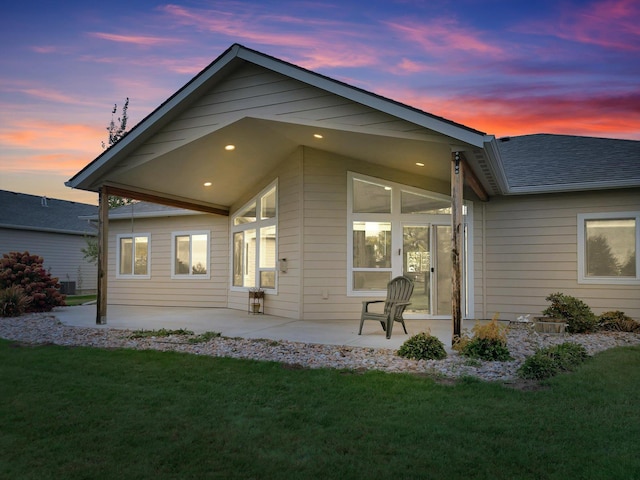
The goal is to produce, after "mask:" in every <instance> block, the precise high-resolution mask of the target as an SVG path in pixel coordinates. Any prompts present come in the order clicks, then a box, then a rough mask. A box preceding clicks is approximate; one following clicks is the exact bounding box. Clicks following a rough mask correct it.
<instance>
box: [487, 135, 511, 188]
mask: <svg viewBox="0 0 640 480" xmlns="http://www.w3.org/2000/svg"><path fill="white" fill-rule="evenodd" d="M484 151H485V152H486V154H487V159H488V161H489V162H488V163H489V169H490V170H491V174H492V175H493V177H494V178H495V179H496V181H497V182H498V187H499V188H500V191H501V192H502V193H505V194H506V193H508V192H509V180H508V179H507V176H506V175H505V173H504V166H503V163H502V158H500V149H499V148H498V141H497V140H496V137H494V136H493V135H486V136H485V142H484Z"/></svg>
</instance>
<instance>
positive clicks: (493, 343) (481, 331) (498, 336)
mask: <svg viewBox="0 0 640 480" xmlns="http://www.w3.org/2000/svg"><path fill="white" fill-rule="evenodd" d="M497 317H498V316H497V314H496V315H494V317H493V319H492V320H491V321H490V322H489V323H487V324H485V325H480V324H479V323H477V324H476V325H474V327H473V329H472V331H473V337H472V338H471V339H469V338H468V337H462V338H459V339H457V341H456V344H455V346H454V348H455V349H456V350H458V351H459V352H460V353H461V354H462V355H465V356H467V357H471V358H478V359H480V360H490V361H499V362H504V361H507V360H511V354H510V353H509V348H508V347H507V328H506V327H503V326H501V325H500V324H498V319H497Z"/></svg>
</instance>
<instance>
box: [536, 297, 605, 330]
mask: <svg viewBox="0 0 640 480" xmlns="http://www.w3.org/2000/svg"><path fill="white" fill-rule="evenodd" d="M546 300H547V301H548V302H551V306H549V307H547V308H546V309H545V310H543V311H542V314H543V315H546V316H549V317H553V318H562V319H564V320H565V322H566V323H567V325H568V327H567V331H568V332H569V333H590V332H593V331H595V330H596V329H597V317H596V315H595V314H594V313H593V312H592V311H591V308H589V306H588V305H587V304H586V303H584V302H583V301H582V300H579V299H577V298H575V297H572V296H570V295H564V294H563V293H552V294H551V295H549V296H548V297H547V298H546Z"/></svg>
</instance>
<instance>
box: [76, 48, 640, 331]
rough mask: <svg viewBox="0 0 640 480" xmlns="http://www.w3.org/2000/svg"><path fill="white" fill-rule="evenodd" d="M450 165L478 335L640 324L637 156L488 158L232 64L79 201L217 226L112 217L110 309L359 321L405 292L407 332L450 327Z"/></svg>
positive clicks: (608, 151) (499, 153) (477, 142)
mask: <svg viewBox="0 0 640 480" xmlns="http://www.w3.org/2000/svg"><path fill="white" fill-rule="evenodd" d="M456 158H459V159H460V161H459V162H456ZM456 164H457V165H458V166H459V167H460V169H461V170H460V171H462V172H463V173H464V177H465V179H466V182H467V185H466V188H465V189H464V209H463V213H464V220H463V222H462V223H463V232H462V234H463V240H464V241H463V250H464V251H463V252H462V254H463V255H462V263H463V279H462V289H463V291H462V300H463V315H464V316H465V317H466V318H488V317H491V316H492V315H493V314H494V313H496V312H499V313H500V317H501V318H506V319H509V318H510V319H513V318H515V317H517V316H518V315H521V314H527V313H531V314H540V312H541V311H542V310H543V309H544V308H545V307H546V306H547V302H546V301H545V297H546V296H548V295H549V294H550V293H555V292H558V291H562V292H564V293H566V294H570V295H575V296H577V297H579V298H581V299H582V300H584V301H585V302H587V303H588V304H589V305H590V306H591V307H592V308H593V309H594V311H596V312H597V313H600V312H602V311H605V310H613V309H619V310H623V311H625V312H626V313H627V314H628V315H631V316H632V317H635V318H640V300H639V299H640V264H639V262H640V260H638V256H637V251H638V250H639V249H640V142H637V141H628V140H612V139H599V138H585V137H575V136H564V135H526V136H519V137H511V138H504V139H496V138H495V137H493V136H491V135H486V134H484V133H482V132H479V131H477V130H474V129H472V128H469V127H466V126H463V125H460V124H457V123H454V122H451V121H449V120H446V119H443V118H440V117H436V116H433V115H431V114H429V113H426V112H423V111H420V110H417V109H415V108H412V107H409V106H407V105H403V104H400V103H397V102H395V101H392V100H389V99H386V98H383V97H380V96H378V95H375V94H372V93H370V92H366V91H364V90H361V89H359V88H356V87H353V86H350V85H347V84H345V83H342V82H339V81H336V80H333V79H330V78H327V77H325V76H322V75H319V74H316V73H314V72H310V71H308V70H305V69H302V68H299V67H297V66H295V65H292V64H289V63H286V62H283V61H281V60H278V59H275V58H273V57H270V56H267V55H264V54H262V53H259V52H256V51H254V50H250V49H247V48H245V47H242V46H240V45H234V46H232V47H231V48H230V49H229V50H227V51H226V52H225V53H223V54H222V55H221V56H220V57H219V58H218V59H217V60H215V61H214V62H213V63H212V64H211V65H210V66H208V67H207V68H206V69H205V70H203V71H202V72H201V73H200V74H199V75H197V76H196V77H195V78H194V79H193V80H192V81H190V82H189V83H188V84H187V85H185V87H183V88H182V89H181V90H179V91H178V92H176V93H175V94H174V95H173V96H172V97H171V98H169V99H168V100H167V101H166V102H165V103H164V104H162V105H161V106H160V107H159V108H158V109H157V110H156V111H154V112H152V113H151V114H150V115H149V116H148V117H147V118H145V119H144V120H143V121H142V122H141V123H140V124H138V125H137V126H136V127H135V128H134V129H133V130H132V131H131V132H130V133H129V134H128V135H127V136H126V137H124V138H123V139H122V140H121V141H120V142H118V143H117V144H116V145H114V146H113V147H111V148H110V149H109V150H107V151H106V152H104V153H103V154H102V155H101V156H100V157H98V158H97V159H95V160H94V161H93V162H92V163H90V164H89V165H87V166H86V167H85V168H84V169H83V170H82V171H80V172H79V173H78V174H76V175H75V176H74V177H73V178H72V179H71V180H69V182H67V185H69V186H71V187H74V188H81V189H84V190H89V191H96V192H98V191H102V195H103V199H104V197H105V196H106V194H116V195H124V196H129V197H132V198H138V199H140V200H146V201H151V202H154V203H160V204H168V205H172V206H173V207H186V208H189V209H192V210H198V211H202V212H208V213H201V212H195V211H191V212H187V211H185V210H181V209H179V208H167V207H158V206H154V205H151V204H149V203H146V202H143V203H139V204H135V205H134V206H133V207H132V209H131V208H129V209H124V210H123V209H119V210H118V211H112V212H111V214H110V221H109V241H108V251H109V264H108V302H109V303H114V304H128V305H175V306H185V307H187V306H200V307H227V308H235V309H246V308H247V297H248V294H247V292H248V291H249V290H250V289H251V288H255V287H257V286H260V287H262V288H263V289H265V290H266V293H267V296H266V302H265V308H266V311H267V313H271V314H275V315H281V316H285V317H289V318H297V319H312V320H322V319H355V318H358V317H359V314H360V308H361V301H362V300H363V298H371V297H376V296H380V297H383V296H384V293H385V285H386V282H387V281H388V280H390V279H391V278H392V277H394V276H396V275H400V274H406V275H409V276H411V277H412V278H413V279H414V280H415V282H416V288H415V291H414V296H413V297H412V302H413V303H412V305H411V307H410V311H409V313H408V314H407V317H409V318H412V317H413V318H451V297H452V295H451V288H452V281H451V277H452V273H451V272H452V264H451V262H452V252H451V244H452V243H451V237H452V226H451V225H452V205H454V203H452V199H451V195H452V183H455V182H453V181H452V179H455V178H457V177H456V175H457V174H456V173H455V172H456V171H457V170H456V169H455V165H456ZM132 210H133V211H132Z"/></svg>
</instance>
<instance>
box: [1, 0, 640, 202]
mask: <svg viewBox="0 0 640 480" xmlns="http://www.w3.org/2000/svg"><path fill="white" fill-rule="evenodd" d="M3 18H4V22H3V25H4V26H3V28H2V29H0V39H1V40H2V42H1V44H0V45H1V46H0V59H1V60H0V62H1V65H2V68H1V69H0V189H3V190H12V191H18V192H24V193H32V194H38V195H47V196H50V197H57V198H65V199H70V200H78V201H84V202H92V203H95V202H96V201H97V200H96V196H95V194H89V193H86V192H76V191H73V190H70V189H68V188H66V187H64V185H63V183H64V181H65V180H67V179H69V177H71V176H72V175H73V174H75V173H76V172H77V171H78V170H80V169H81V168H82V167H84V166H85V165H86V164H87V163H89V162H90V161H91V160H93V159H94V158H95V157H96V156H98V155H99V154H100V153H101V152H102V147H101V142H103V141H106V140H107V131H106V127H107V125H108V124H109V122H110V120H111V110H112V108H113V105H114V104H118V107H119V108H118V113H120V108H121V107H122V104H123V103H124V100H125V98H127V97H129V98H130V105H129V128H131V127H133V126H134V125H135V124H136V123H137V122H139V121H140V120H141V119H142V118H144V117H145V116H146V115H148V114H149V113H150V112H151V111H153V110H154V109H155V108H156V107H157V106H158V105H160V104H161V103H162V102H164V101H165V100H166V99H167V98H168V97H169V96H170V95H172V94H173V93H174V92H175V91H176V90H178V89H179V88H180V87H181V86H182V85H184V84H185V83H186V82H188V81H189V80H190V79H191V78H192V77H193V76H194V75H195V74H196V73H198V72H199V71H200V70H202V69H203V68H204V67H206V66H207V65H208V64H209V63H210V62H211V61H213V60H214V59H215V58H216V57H217V56H219V55H220V54H221V53H222V52H224V51H225V50H226V49H227V48H228V47H229V46H230V45H231V44H233V43H240V44H243V45H245V46H247V47H249V48H253V49H256V50H259V51H261V52H263V53H265V54H268V55H271V56H274V57H276V58H280V59H283V60H286V61H289V62H292V63H294V64H296V65H300V66H302V67H304V68H308V69H311V70H314V71H316V72H318V73H321V74H323V75H327V76H329V77H332V78H335V79H338V80H341V81H343V82H346V83H349V84H351V85H354V86H357V87H360V88H363V89H365V90H369V91H372V92H374V93H376V94H379V95H383V96H385V97H388V98H391V99H393V100H397V101H400V102H403V103H406V104H408V105H411V106H413V107H416V108H420V109H422V110H425V111H427V112H429V113H432V114H434V115H438V116H441V117H444V118H447V119H449V120H452V121H455V122H458V123H462V124H464V125H467V126H469V127H472V128H474V129H477V130H480V131H483V132H486V133H488V134H492V135H495V136H497V137H502V136H510V135H523V134H531V133H558V134H572V135H586V136H599V137H612V138H625V139H636V140H640V114H639V113H640V89H639V88H638V84H639V83H638V80H639V79H640V62H639V61H638V58H639V56H640V3H639V2H637V1H635V0H593V1H578V0H567V1H563V2H557V1H556V0H541V1H538V2H526V3H525V2H513V1H507V0H498V1H494V2H491V8H487V6H486V5H485V4H484V2H477V1H474V0H459V1H457V2H450V1H447V0H433V1H429V2H410V1H405V0H396V1H388V2H387V1H384V2H383V1H379V2H376V1H374V2H368V3H367V4H366V6H363V4H362V2H357V1H355V0H346V1H341V2H336V1H332V0H330V1H315V2H295V1H279V0H278V1H276V0H266V1H259V2H258V1H255V0H254V1H242V0H240V1H238V0H222V1H215V2H207V1H203V0H202V1H201V0H197V1H189V2H186V1H177V2H173V3H162V2H160V1H152V0H141V1H139V2H123V1H121V0H114V1H113V2H111V3H110V4H109V8H104V5H100V4H94V6H92V4H91V2H83V1H80V0H70V1H65V2H45V1H43V0H40V1H35V2H14V3H13V4H11V5H10V6H7V7H5V8H4V9H3Z"/></svg>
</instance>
